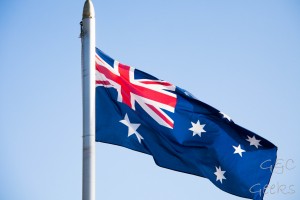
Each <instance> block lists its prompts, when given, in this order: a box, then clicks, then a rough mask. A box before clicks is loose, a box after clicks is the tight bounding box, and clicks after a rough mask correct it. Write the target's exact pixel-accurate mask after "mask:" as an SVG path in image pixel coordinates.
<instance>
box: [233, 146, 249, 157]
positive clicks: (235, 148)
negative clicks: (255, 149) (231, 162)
mask: <svg viewBox="0 0 300 200" xmlns="http://www.w3.org/2000/svg"><path fill="white" fill-rule="evenodd" d="M232 147H233V148H234V153H233V154H236V153H238V154H239V155H240V156H241V157H243V155H242V153H244V152H246V151H245V150H244V149H242V148H241V145H240V144H239V146H237V147H236V146H232Z"/></svg>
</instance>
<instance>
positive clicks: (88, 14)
mask: <svg viewBox="0 0 300 200" xmlns="http://www.w3.org/2000/svg"><path fill="white" fill-rule="evenodd" d="M94 17H95V10H94V5H93V3H92V1H91V0H86V1H85V3H84V6H83V12H82V19H85V18H94Z"/></svg>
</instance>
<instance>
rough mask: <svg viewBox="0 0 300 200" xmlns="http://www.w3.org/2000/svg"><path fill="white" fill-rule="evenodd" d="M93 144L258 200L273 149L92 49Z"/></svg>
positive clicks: (183, 94)
mask: <svg viewBox="0 0 300 200" xmlns="http://www.w3.org/2000/svg"><path fill="white" fill-rule="evenodd" d="M96 141H98V142H105V143H110V144H115V145H119V146H123V147H126V148H129V149H132V150H135V151H139V152H143V153H146V154H150V155H152V156H153V158H154V160H155V162H156V164H157V165H159V166H161V167H164V168H168V169H172V170H176V171H180V172H185V173H189V174H193V175H197V176H201V177H205V178H208V179H209V180H210V181H211V182H212V183H213V184H215V185H216V186H217V187H218V188H220V189H222V190H224V191H226V192H228V193H231V194H234V195H237V196H241V197H246V198H252V199H263V196H264V191H265V189H266V187H267V185H268V183H269V181H270V178H271V175H272V169H273V166H274V165H275V162H276V152H277V147H276V146H274V145H273V144H272V143H271V142H269V141H267V140H266V139H264V138H262V137H260V136H259V135H257V134H255V133H253V132H251V131H248V130H246V129H244V128H242V127H240V126H239V125H237V124H235V123H234V122H233V121H232V119H231V118H230V117H229V116H228V115H226V114H225V113H223V112H220V111H219V110H217V109H215V108H213V107H211V106H209V105H207V104H205V103H203V102H201V101H199V100H198V99H196V98H195V97H194V96H193V95H191V94H190V93H189V92H188V91H186V90H184V89H182V88H179V87H177V86H175V85H173V84H171V83H169V82H166V81H162V80H159V79H157V78H155V77H154V76H151V75H149V74H147V73H144V72H142V71H140V70H137V69H135V68H133V67H130V66H127V65H124V64H121V63H119V62H118V61H116V60H114V59H112V58H110V57H109V56H107V55H106V54H104V53H103V52H102V51H101V50H99V49H97V48H96Z"/></svg>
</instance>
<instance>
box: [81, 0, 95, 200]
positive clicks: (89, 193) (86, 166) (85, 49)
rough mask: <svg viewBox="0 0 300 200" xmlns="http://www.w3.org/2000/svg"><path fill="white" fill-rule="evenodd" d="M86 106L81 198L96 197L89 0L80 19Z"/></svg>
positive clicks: (92, 28) (90, 199) (92, 20)
mask: <svg viewBox="0 0 300 200" xmlns="http://www.w3.org/2000/svg"><path fill="white" fill-rule="evenodd" d="M80 36H81V45H82V46H81V65H82V106H83V154H82V200H95V11H94V6H93V3H92V2H91V1H90V0H86V1H85V3H84V7H83V13H82V22H81V34H80Z"/></svg>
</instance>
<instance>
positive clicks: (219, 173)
mask: <svg viewBox="0 0 300 200" xmlns="http://www.w3.org/2000/svg"><path fill="white" fill-rule="evenodd" d="M225 172H226V171H222V170H221V166H219V168H218V167H216V172H215V173H214V174H215V175H216V176H217V179H216V181H220V182H221V183H222V180H223V179H226V178H225V176H224V174H225Z"/></svg>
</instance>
